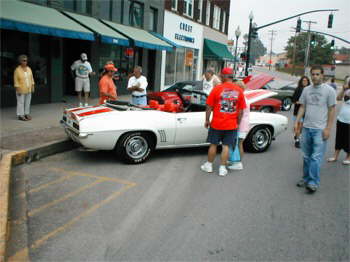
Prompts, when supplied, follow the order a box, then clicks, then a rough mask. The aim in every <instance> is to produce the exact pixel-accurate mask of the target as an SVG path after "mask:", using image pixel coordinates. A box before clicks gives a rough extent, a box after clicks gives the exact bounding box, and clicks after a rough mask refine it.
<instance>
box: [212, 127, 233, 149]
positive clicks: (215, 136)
mask: <svg viewBox="0 0 350 262" xmlns="http://www.w3.org/2000/svg"><path fill="white" fill-rule="evenodd" d="M236 139H237V130H236V129H235V130H218V129H214V128H209V131H208V138H207V142H209V143H210V144H213V145H218V144H220V142H221V143H222V144H223V145H235V144H236Z"/></svg>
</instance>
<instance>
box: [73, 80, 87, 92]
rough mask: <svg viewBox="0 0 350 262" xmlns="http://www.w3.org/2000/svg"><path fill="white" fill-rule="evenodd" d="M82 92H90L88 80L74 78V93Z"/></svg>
mask: <svg viewBox="0 0 350 262" xmlns="http://www.w3.org/2000/svg"><path fill="white" fill-rule="evenodd" d="M82 90H84V92H90V79H89V78H88V77H87V78H81V77H76V78H75V91H76V92H81V91H82Z"/></svg>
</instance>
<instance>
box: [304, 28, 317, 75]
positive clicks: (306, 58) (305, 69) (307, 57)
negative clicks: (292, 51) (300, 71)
mask: <svg viewBox="0 0 350 262" xmlns="http://www.w3.org/2000/svg"><path fill="white" fill-rule="evenodd" d="M303 22H304V23H308V24H309V26H308V30H307V47H306V49H305V62H304V74H305V75H307V68H308V66H309V56H310V41H311V33H310V30H311V24H317V22H315V21H303Z"/></svg>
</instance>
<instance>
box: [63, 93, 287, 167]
mask: <svg viewBox="0 0 350 262" xmlns="http://www.w3.org/2000/svg"><path fill="white" fill-rule="evenodd" d="M159 93H160V94H161V95H163V97H161V95H160V96H159V97H158V98H159V99H158V100H160V102H162V101H163V102H164V99H163V98H164V96H165V97H166V100H167V101H165V104H163V105H159V101H156V100H151V101H150V105H149V106H147V107H138V106H135V105H132V104H130V103H129V102H124V101H108V102H106V103H105V104H104V105H100V106H92V107H85V108H72V109H66V110H65V111H64V114H63V118H62V120H61V124H62V125H63V127H64V129H65V131H66V133H67V135H68V136H69V137H70V138H71V139H72V140H74V141H75V142H77V143H79V144H81V145H82V146H83V147H84V148H87V149H92V150H114V151H115V152H116V153H117V154H118V155H119V157H120V158H121V159H122V160H123V161H124V162H126V163H130V164H138V163H142V162H144V161H146V160H147V159H148V158H149V157H150V155H151V152H152V151H153V150H157V149H167V148H184V147H198V146H207V145H208V143H206V138H207V133H208V130H207V129H206V128H205V127H204V119H205V112H204V111H205V105H202V104H200V103H199V101H201V102H203V97H201V96H202V95H204V94H203V93H201V92H196V91H192V92H190V94H189V93H188V92H187V93H186V96H185V95H184V94H179V93H177V92H166V93H162V92H159ZM273 95H275V93H274V92H271V91H267V90H254V91H248V92H245V96H246V99H247V100H248V101H249V102H250V103H252V102H255V101H258V100H260V99H264V98H267V97H270V96H273ZM153 99H154V96H153ZM162 99H163V100H162ZM169 100H170V102H171V103H169ZM196 101H198V103H197V102H196ZM152 102H153V103H152ZM250 126H251V128H250V131H249V134H248V136H247V138H246V140H245V142H244V147H245V149H246V150H247V151H250V152H263V151H265V150H267V149H268V147H269V146H270V144H271V142H272V140H273V139H274V138H275V137H276V136H278V135H279V134H280V133H282V132H283V131H285V130H286V129H287V126H288V120H287V118H286V117H285V116H282V115H279V114H270V113H260V112H251V113H250Z"/></svg>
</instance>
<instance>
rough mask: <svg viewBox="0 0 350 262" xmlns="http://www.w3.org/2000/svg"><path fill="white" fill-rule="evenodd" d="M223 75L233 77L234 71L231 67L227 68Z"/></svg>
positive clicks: (223, 70)
mask: <svg viewBox="0 0 350 262" xmlns="http://www.w3.org/2000/svg"><path fill="white" fill-rule="evenodd" d="M221 74H222V75H224V76H233V69H232V68H231V67H225V68H223V69H222V70H221Z"/></svg>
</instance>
